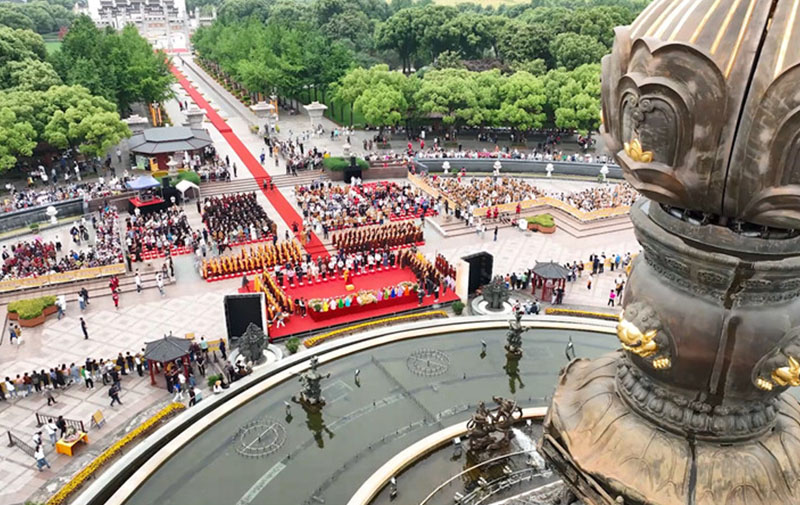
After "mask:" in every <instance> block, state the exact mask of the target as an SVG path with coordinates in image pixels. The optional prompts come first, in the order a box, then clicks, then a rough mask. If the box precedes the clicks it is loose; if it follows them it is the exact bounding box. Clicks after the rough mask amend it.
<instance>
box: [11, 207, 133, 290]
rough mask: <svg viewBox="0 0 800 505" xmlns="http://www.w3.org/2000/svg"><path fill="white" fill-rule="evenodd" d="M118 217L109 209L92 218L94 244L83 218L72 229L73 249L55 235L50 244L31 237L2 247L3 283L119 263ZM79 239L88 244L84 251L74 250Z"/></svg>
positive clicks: (77, 245)
mask: <svg viewBox="0 0 800 505" xmlns="http://www.w3.org/2000/svg"><path fill="white" fill-rule="evenodd" d="M118 217H119V216H118V214H117V211H116V210H115V209H111V208H109V209H106V210H103V211H100V213H99V218H98V216H93V217H92V220H91V225H92V227H93V229H94V232H95V239H94V243H93V244H92V243H91V241H90V240H88V239H89V234H88V225H87V224H86V222H85V218H83V221H82V222H81V223H80V224H79V225H75V226H73V231H72V237H73V242H74V244H75V245H76V248H75V249H70V250H69V251H67V250H66V248H65V247H64V246H63V244H62V243H61V240H60V238H59V237H58V236H57V237H56V240H55V241H51V242H45V241H44V240H41V238H34V239H32V240H24V241H22V242H18V243H16V244H13V245H11V246H10V247H7V246H5V245H4V246H3V248H2V252H0V257H2V260H3V266H2V280H8V279H21V278H25V277H33V276H40V275H47V274H54V273H59V272H67V271H70V270H78V269H82V268H92V267H99V266H105V265H112V264H115V263H122V261H123V253H122V245H121V242H120V234H119V224H118V222H117V219H118ZM81 240H84V241H88V242H89V244H88V247H87V248H85V249H78V248H77V247H80V245H81Z"/></svg>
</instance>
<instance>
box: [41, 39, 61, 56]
mask: <svg viewBox="0 0 800 505" xmlns="http://www.w3.org/2000/svg"><path fill="white" fill-rule="evenodd" d="M44 47H45V49H47V54H53V53H54V52H56V51H58V49H59V48H60V47H61V41H60V40H46V41H45V42H44Z"/></svg>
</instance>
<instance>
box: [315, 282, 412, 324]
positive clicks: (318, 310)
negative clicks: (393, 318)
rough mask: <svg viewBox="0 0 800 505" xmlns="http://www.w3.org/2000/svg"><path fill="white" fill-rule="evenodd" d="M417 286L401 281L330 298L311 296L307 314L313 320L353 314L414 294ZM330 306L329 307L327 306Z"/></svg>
mask: <svg viewBox="0 0 800 505" xmlns="http://www.w3.org/2000/svg"><path fill="white" fill-rule="evenodd" d="M418 289H419V286H418V285H417V284H416V283H415V282H411V281H403V282H400V283H399V284H397V286H387V287H385V288H382V289H364V290H361V291H359V292H358V293H348V294H345V295H341V296H335V297H332V298H312V299H311V300H309V301H308V308H309V314H310V315H311V318H312V319H314V320H315V321H320V320H323V319H329V318H332V317H335V316H338V315H340V314H342V311H346V313H347V314H355V313H357V312H361V311H363V310H373V309H375V308H378V307H383V306H385V305H389V304H391V303H394V302H395V301H396V300H397V299H399V298H403V297H406V296H412V295H414V294H416V292H417V290H418ZM329 307H330V308H329Z"/></svg>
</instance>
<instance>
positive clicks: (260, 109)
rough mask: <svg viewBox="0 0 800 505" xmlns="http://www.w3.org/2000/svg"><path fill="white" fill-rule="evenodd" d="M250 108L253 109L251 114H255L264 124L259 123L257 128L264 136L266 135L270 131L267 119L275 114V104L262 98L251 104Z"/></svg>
mask: <svg viewBox="0 0 800 505" xmlns="http://www.w3.org/2000/svg"><path fill="white" fill-rule="evenodd" d="M250 110H252V111H253V114H255V115H256V117H257V118H258V119H259V120H260V121H263V122H264V125H263V126H262V125H259V127H258V128H259V131H262V132H263V134H264V135H265V136H268V135H269V133H270V122H269V121H270V117H271V116H273V115H274V114H275V106H274V105H272V104H271V103H267V102H265V101H263V100H262V101H260V102H258V103H257V104H255V105H251V106H250Z"/></svg>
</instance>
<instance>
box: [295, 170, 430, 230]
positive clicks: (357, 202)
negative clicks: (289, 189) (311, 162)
mask: <svg viewBox="0 0 800 505" xmlns="http://www.w3.org/2000/svg"><path fill="white" fill-rule="evenodd" d="M295 197H296V200H297V205H298V207H299V208H300V210H301V212H302V215H303V220H304V222H305V223H307V224H308V227H310V228H313V229H314V231H315V232H316V233H317V234H321V235H322V236H323V238H325V239H327V238H328V235H329V233H330V232H332V231H335V230H340V229H346V228H356V227H359V226H367V225H373V224H383V223H384V222H386V221H388V220H392V219H410V218H415V217H421V216H425V215H432V214H433V213H434V212H433V199H432V198H431V197H430V196H429V195H427V194H426V193H424V192H423V191H422V190H420V189H417V188H415V187H414V186H412V185H411V184H404V185H403V186H399V185H397V184H395V183H393V182H390V183H379V184H376V183H368V184H351V185H344V186H338V185H334V184H332V183H331V182H330V181H328V182H314V183H312V184H309V185H301V186H296V187H295Z"/></svg>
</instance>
